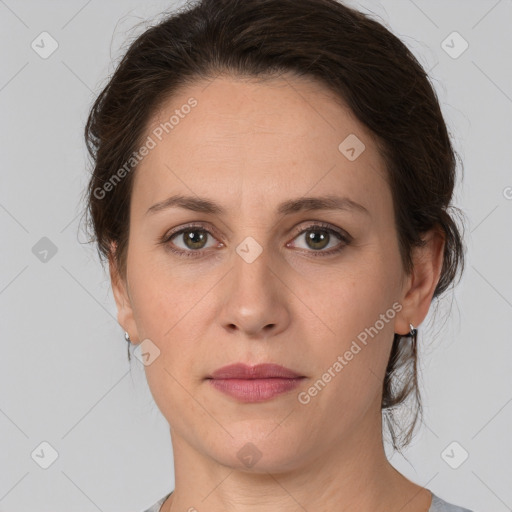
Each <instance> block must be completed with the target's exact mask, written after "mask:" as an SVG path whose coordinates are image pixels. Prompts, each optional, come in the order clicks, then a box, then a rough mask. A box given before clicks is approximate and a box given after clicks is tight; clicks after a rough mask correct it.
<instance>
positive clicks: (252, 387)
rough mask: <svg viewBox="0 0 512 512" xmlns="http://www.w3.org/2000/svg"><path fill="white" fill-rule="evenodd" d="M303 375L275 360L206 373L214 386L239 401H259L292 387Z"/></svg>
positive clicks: (295, 385) (236, 365) (228, 367)
mask: <svg viewBox="0 0 512 512" xmlns="http://www.w3.org/2000/svg"><path fill="white" fill-rule="evenodd" d="M303 378H305V377H304V376H302V375H299V374H298V373H296V372H294V371H292V370H290V369H288V368H285V367H283V366H280V365H277V364H258V365H256V366H248V365H246V364H243V363H237V364H232V365H229V366H224V367H222V368H219V369H218V370H216V371H214V372H213V373H212V374H211V375H209V376H208V377H207V379H208V380H209V381H210V384H211V385H212V386H213V387H214V388H215V389H217V390H219V391H221V392H222V393H225V394H227V395H229V396H231V397H233V398H236V399H237V400H240V401H242V402H262V401H265V400H269V399H271V398H273V397H275V396H277V395H279V394H281V393H285V392H287V391H291V390H292V389H294V388H296V387H297V386H298V385H299V384H300V382H301V380H302V379H303Z"/></svg>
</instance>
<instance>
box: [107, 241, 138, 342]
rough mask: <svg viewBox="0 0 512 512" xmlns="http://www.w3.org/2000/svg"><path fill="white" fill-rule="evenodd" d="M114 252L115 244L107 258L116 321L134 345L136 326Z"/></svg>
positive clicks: (136, 338) (112, 245) (125, 284)
mask: <svg viewBox="0 0 512 512" xmlns="http://www.w3.org/2000/svg"><path fill="white" fill-rule="evenodd" d="M115 251H116V245H115V242H112V244H111V250H110V254H109V258H108V265H109V272H110V283H111V286H112V292H113V294H114V299H115V301H116V305H117V321H118V322H119V325H121V327H122V328H123V329H124V330H125V331H126V332H127V333H128V334H129V336H130V339H131V341H132V342H133V343H134V344H137V343H138V339H139V336H138V332H137V325H136V323H135V319H134V316H133V310H132V304H131V299H130V295H129V288H128V283H127V282H126V281H125V279H123V277H122V276H121V275H120V272H119V269H118V267H117V264H116V261H115V258H114V255H115Z"/></svg>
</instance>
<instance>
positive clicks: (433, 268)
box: [395, 228, 445, 334]
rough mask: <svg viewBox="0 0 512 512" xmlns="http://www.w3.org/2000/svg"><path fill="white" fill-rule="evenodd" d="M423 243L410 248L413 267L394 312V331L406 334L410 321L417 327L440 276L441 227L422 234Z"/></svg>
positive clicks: (425, 313) (442, 238)
mask: <svg viewBox="0 0 512 512" xmlns="http://www.w3.org/2000/svg"><path fill="white" fill-rule="evenodd" d="M423 240H424V241H425V244H424V245H423V246H422V247H415V248H414V250H413V262H414V268H413V270H412V273H411V275H410V276H408V277H407V279H406V280H405V284H404V288H403V295H402V300H401V301H400V304H402V309H401V310H400V312H399V313H398V315H397V319H396V322H395V332H396V333H398V334H408V333H409V331H410V326H409V324H410V323H411V324H412V325H413V326H414V327H416V328H417V327H418V325H419V324H421V323H422V322H423V320H424V319H425V317H426V316H427V313H428V310H429V308H430V304H431V302H432V297H433V295H434V291H435V289H436V286H437V283H438V282H439V279H440V277H441V270H442V265H443V255H444V246H445V236H444V233H443V232H442V230H440V229H438V228H433V229H431V230H430V231H427V232H426V233H425V236H424V237H423Z"/></svg>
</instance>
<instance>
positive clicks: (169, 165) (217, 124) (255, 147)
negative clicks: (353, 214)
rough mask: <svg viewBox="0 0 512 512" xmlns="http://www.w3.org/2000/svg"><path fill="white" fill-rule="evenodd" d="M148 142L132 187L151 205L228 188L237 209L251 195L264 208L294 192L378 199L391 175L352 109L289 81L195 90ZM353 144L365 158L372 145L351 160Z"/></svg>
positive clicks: (319, 89)
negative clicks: (271, 200) (271, 198)
mask: <svg viewBox="0 0 512 512" xmlns="http://www.w3.org/2000/svg"><path fill="white" fill-rule="evenodd" d="M191 105H193V106H191ZM147 137H150V138H152V140H153V142H154V147H153V149H151V150H150V151H149V154H148V155H147V156H145V157H144V159H143V160H142V162H141V163H140V164H139V166H138V169H137V172H136V176H135V184H134V196H135V195H137V196H138V198H141V200H142V201H143V202H145V203H147V202H148V201H153V202H156V201H159V200H162V199H164V198H165V197H166V196H167V195H170V194H171V193H177V192H178V193H183V192H186V193H187V195H190V194H191V193H192V194H197V195H199V196H208V195H211V194H209V193H211V192H212V191H214V190H217V191H219V190H223V192H224V194H223V195H224V197H225V198H226V201H227V202H228V203H229V194H230V193H231V195H232V198H233V201H235V202H236V201H237V200H238V202H239V201H240V200H241V199H240V198H241V197H242V196H243V197H244V198H245V200H246V201H251V200H252V201H254V202H255V204H257V203H258V202H260V204H262V203H261V201H262V200H267V199H268V197H269V194H272V195H276V197H277V195H280V198H281V199H282V198H285V197H286V195H287V194H286V192H287V191H289V194H288V195H292V196H297V195H306V194H307V192H308V191H311V190H312V189H315V192H323V193H331V192H333V188H337V187H340V192H343V193H346V195H350V194H352V195H354V194H355V195H357V194H361V193H362V192H361V191H363V192H365V194H366V195H367V196H371V194H372V183H373V184H374V185H373V187H375V183H376V182H377V183H376V185H377V188H378V187H381V186H382V180H383V178H384V172H385V170H384V164H383V161H382V158H381V156H380V154H379V153H378V150H377V146H376V144H375V142H374V139H373V136H372V134H371V132H370V131H369V130H368V129H367V128H366V127H365V126H364V125H362V123H360V122H359V121H358V120H357V119H356V118H355V116H354V115H353V114H352V112H351V111H350V109H348V107H347V106H346V105H345V104H344V103H343V102H342V101H341V100H340V99H338V98H337V97H336V96H335V95H334V94H333V93H332V92H331V91H329V90H328V89H327V88H326V87H324V86H323V85H322V84H320V83H318V82H316V81H314V80H310V79H304V78H302V77H300V78H298V77H295V76H290V75H285V76H283V77H281V78H275V79H270V80H265V81H259V80H255V79H242V78H239V77H231V76H223V77H217V78H216V79H214V80H211V81H199V82H195V83H192V84H189V85H187V86H185V87H183V88H181V89H180V90H179V91H177V92H176V93H175V94H173V95H172V96H171V97H169V98H167V100H166V101H165V102H163V103H162V104H161V106H160V107H159V109H158V110H157V112H155V113H154V115H153V116H152V118H151V120H150V122H149V123H148V126H147V128H146V131H145V135H144V140H146V138H147ZM346 140H349V142H350V141H352V144H351V145H352V146H354V141H356V142H355V143H356V150H358V151H360V150H361V148H363V147H364V150H363V151H362V152H361V154H360V155H359V156H358V157H357V158H356V159H349V158H347V154H344V153H343V151H345V150H346V149H347V147H346V146H347V144H344V141H346ZM357 144H359V146H357ZM340 145H341V146H340ZM349 146H350V144H349ZM348 149H350V148H348ZM349 156H350V154H349ZM292 190H293V193H292V192H291V191H292ZM358 190H359V192H358ZM229 191H231V192H229ZM374 192H375V191H374ZM354 199H355V198H354ZM355 200H357V199H355ZM370 201H371V198H370Z"/></svg>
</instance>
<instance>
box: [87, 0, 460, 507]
mask: <svg viewBox="0 0 512 512" xmlns="http://www.w3.org/2000/svg"><path fill="white" fill-rule="evenodd" d="M86 140H87V144H88V148H89V151H90V153H91V155H92V157H93V159H94V169H93V174H92V177H91V181H90V183H89V188H88V209H89V210H88V211H89V214H90V223H91V226H92V229H93V234H94V237H95V239H96V240H97V242H98V247H99V252H100V255H101V256H102V257H103V258H105V260H106V261H108V263H109V269H110V275H111V281H112V287H113V292H114V296H115V300H116V304H117V308H118V320H119V323H120V325H121V326H122V327H123V329H124V330H125V331H126V334H125V336H126V339H127V341H128V342H129V343H131V344H133V345H136V346H137V349H136V350H138V354H139V357H140V358H141V360H142V361H143V363H144V365H145V371H146V376H147V379H148V383H149V386H150V389H151V393H152V395H153V397H154V399H155V402H156V403H157V405H158V407H159V408H160V410H161V412H162V414H163V415H164V416H165V418H166V419H167V420H168V422H169V425H170V434H171V439H172V445H173V452H174V464H175V482H176V485H175V489H174V491H173V492H172V493H169V494H167V495H166V496H164V497H163V498H162V499H160V500H159V501H158V502H157V503H155V504H154V505H153V506H152V507H151V508H149V509H148V511H151V512H156V511H161V512H169V511H172V512H177V511H187V510H188V511H195V510H198V511H201V510H208V511H210V512H218V511H225V510H231V511H237V512H238V511H241V512H242V511H258V512H262V511H263V512H265V511H274V510H280V511H297V510H325V511H337V512H339V511H349V510H350V511H352V510H358V511H372V512H375V511H390V510H393V511H401V512H427V511H430V512H434V511H441V510H446V511H451V512H456V511H459V512H460V511H464V510H466V511H467V509H462V508H459V507H456V506H454V505H451V504H449V503H447V502H446V501H444V500H442V499H441V498H440V497H438V496H436V495H435V494H433V493H432V492H431V491H430V490H429V489H427V488H424V487H422V486H420V485H418V484H416V483H414V482H412V481H410V480H409V479H407V478H406V477H405V476H404V475H402V474H400V473H399V472H398V471H397V470H396V469H395V468H394V467H393V466H392V465H391V464H390V463H389V461H388V460H387V458H386V455H385V451H384V446H383V438H382V427H383V422H382V418H383V413H384V417H385V419H386V420H387V421H388V422H389V426H390V427H391V428H390V431H391V435H392V442H393V446H394V447H395V448H396V449H400V448H401V447H402V446H405V445H406V444H407V442H408V441H409V440H410V439H411V436H412V432H413V429H414V426H415V424H416V423H417V418H418V415H419V413H420V411H421V407H420V401H419V392H418V385H417V374H416V354H417V347H416V342H417V333H418V331H417V326H418V325H419V324H421V323H422V321H423V320H424V319H425V317H426V315H427V313H428V311H429V308H430V305H431V302H432V300H433V299H434V298H437V297H438V296H440V295H441V294H442V293H443V292H444V291H445V290H446V289H447V288H448V287H449V285H450V284H452V283H453V281H454V280H455V278H456V277H457V274H458V273H460V272H462V268H463V262H464V257H463V254H464V245H463V241H462V239H461V235H460V233H459V230H458V228H457V226H456V223H455V222H454V220H453V218H452V216H451V214H450V208H451V205H450V201H451V198H452V193H453V188H454V183H455V168H456V158H455V154H454V151H453V148H452V145H451V142H450V139H449V136H448V133H447V129H446V126H445V123H444V120H443V116H442V113H441V111H440V107H439V104H438V101H437V98H436V95H435V93H434V91H433V89H432V86H431V85H430V83H429V80H428V78H427V76H426V74H425V71H424V70H423V69H422V68H421V66H420V65H419V63H418V62H417V60H416V59H415V58H414V57H413V55H412V54H411V53H410V52H409V51H408V49H407V48H406V47H405V46H404V45H403V44H402V43H401V42H400V40H399V39H398V38H397V37H395V36H394V35H392V34H391V33H390V32H389V31H388V30H387V29H386V28H384V27H383V26H382V25H380V24H379V23H377V22H375V21H373V20H371V19H370V18H368V17H366V16H364V15H363V14H361V13H359V12H357V11H355V10H352V9H350V8H348V7H346V6H344V5H343V4H341V3H338V2H336V1H335V0H300V1H297V0H244V1H240V2H238V1H236V0H220V1H219V0H203V1H200V2H196V3H195V4H193V5H188V6H186V7H185V8H183V9H182V11H181V12H179V13H171V14H170V15H169V16H168V17H167V18H166V19H164V20H163V21H162V22H160V23H159V24H157V25H156V26H153V27H152V28H150V29H148V30H146V31H145V32H144V33H143V34H142V35H141V36H140V37H138V39H137V40H136V41H135V42H134V43H133V44H132V45H131V46H130V48H129V49H128V51H127V53H126V55H125V56H124V57H123V59H122V61H121V63H120V64H119V66H118V67H117V69H116V71H115V73H114V74H113V76H112V77H111V79H110V81H109V83H108V84H107V86H106V87H105V88H104V90H103V91H102V92H101V94H100V95H99V97H98V98H97V100H96V102H95V103H94V106H93V107H92V110H91V112H90V115H89V119H88V122H87V126H86ZM128 346H129V347H130V345H128ZM129 354H130V353H129V352H128V355H129ZM409 399H412V400H414V401H415V409H413V410H414V411H415V415H414V419H413V421H412V424H411V425H409V426H408V427H404V426H403V425H400V424H397V422H396V420H395V418H394V416H393V411H394V410H395V408H396V407H397V406H398V405H400V404H404V403H405V402H406V400H409ZM397 426H398V427H400V428H402V431H401V432H402V435H400V431H397ZM443 507H444V508H443Z"/></svg>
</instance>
